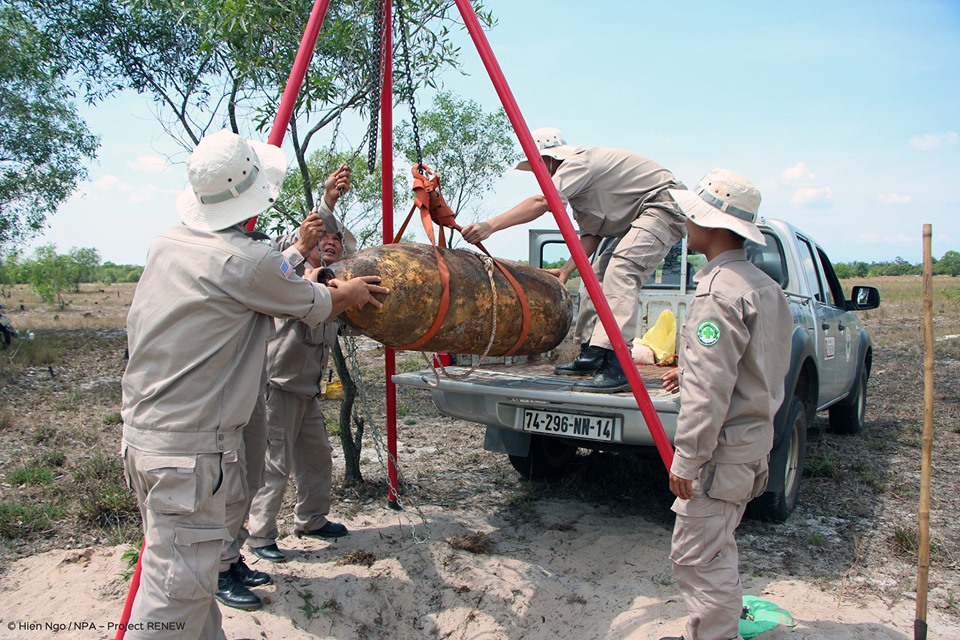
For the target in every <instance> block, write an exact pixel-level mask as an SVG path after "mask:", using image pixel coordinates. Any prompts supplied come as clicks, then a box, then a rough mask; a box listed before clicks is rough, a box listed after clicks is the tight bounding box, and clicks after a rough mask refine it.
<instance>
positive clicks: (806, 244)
mask: <svg viewBox="0 0 960 640" xmlns="http://www.w3.org/2000/svg"><path fill="white" fill-rule="evenodd" d="M797 246H798V249H799V254H800V263H801V265H802V266H803V272H804V276H805V277H806V280H807V287H808V291H809V293H810V295H811V296H812V299H811V301H810V305H811V306H812V308H813V315H814V319H815V325H814V327H813V331H815V332H816V334H817V335H816V338H817V339H816V343H817V360H818V361H819V362H820V399H819V405H820V406H821V407H822V406H823V405H825V404H828V403H830V402H832V401H833V400H835V399H836V398H837V397H838V396H839V395H840V394H841V393H843V392H844V391H846V389H844V390H840V388H839V387H840V380H841V377H842V376H841V373H842V369H843V368H844V367H845V364H844V358H843V355H844V351H845V348H846V346H845V343H844V340H845V338H844V335H843V330H842V329H841V326H842V324H843V323H842V316H843V309H842V308H837V307H836V306H835V305H834V299H833V294H832V292H831V291H830V289H829V288H828V287H827V286H825V282H826V280H825V277H824V275H823V270H822V269H821V267H820V261H819V259H818V256H817V251H816V249H814V246H813V244H812V243H811V242H810V241H809V240H808V239H806V238H804V237H803V236H800V235H797ZM841 304H842V301H841Z"/></svg>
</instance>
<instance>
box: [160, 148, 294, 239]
mask: <svg viewBox="0 0 960 640" xmlns="http://www.w3.org/2000/svg"><path fill="white" fill-rule="evenodd" d="M286 173H287V158H286V156H285V155H284V154H283V151H281V150H280V149H279V148H278V147H275V146H273V145H269V144H264V143H262V142H254V141H249V140H244V139H243V138H241V137H240V136H238V135H237V134H235V133H233V132H232V131H229V130H226V129H225V130H223V131H219V132H217V133H214V134H211V135H209V136H206V137H204V138H203V139H202V140H201V141H200V144H198V145H197V148H196V149H194V151H193V153H192V154H191V155H190V159H189V160H188V161H187V178H188V179H189V181H190V184H188V185H187V187H186V188H185V189H184V190H183V191H182V192H181V193H180V195H179V196H177V214H178V215H179V216H180V220H182V221H183V223H184V224H185V225H187V226H188V227H196V228H199V229H207V230H210V231H219V230H221V229H226V228H227V227H231V226H233V225H235V224H237V223H240V222H243V221H244V220H247V219H249V218H252V217H253V216H256V215H259V214H260V213H263V212H264V211H266V210H267V209H269V208H270V206H271V205H272V204H273V203H274V201H275V200H276V199H277V195H278V194H279V193H280V188H281V187H282V186H283V178H284V176H285V175H286Z"/></svg>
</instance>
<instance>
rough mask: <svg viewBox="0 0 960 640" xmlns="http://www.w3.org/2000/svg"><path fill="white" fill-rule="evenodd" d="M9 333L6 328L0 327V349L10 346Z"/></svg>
mask: <svg viewBox="0 0 960 640" xmlns="http://www.w3.org/2000/svg"><path fill="white" fill-rule="evenodd" d="M10 338H11V336H10V332H8V331H7V328H6V327H0V349H6V348H7V347H9V346H10Z"/></svg>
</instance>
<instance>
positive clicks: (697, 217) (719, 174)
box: [668, 169, 764, 244]
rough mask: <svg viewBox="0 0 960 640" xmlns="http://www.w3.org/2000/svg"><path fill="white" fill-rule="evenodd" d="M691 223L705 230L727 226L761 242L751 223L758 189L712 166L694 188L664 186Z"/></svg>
mask: <svg viewBox="0 0 960 640" xmlns="http://www.w3.org/2000/svg"><path fill="white" fill-rule="evenodd" d="M668 192H669V193H670V195H671V196H672V197H673V199H674V200H675V201H676V203H677V204H678V205H679V206H680V210H681V211H682V212H683V214H684V215H685V216H687V217H688V218H689V219H690V221H691V222H693V223H694V224H696V225H697V226H700V227H707V228H709V229H729V230H730V231H733V232H734V233H735V234H737V235H738V236H741V237H743V238H746V239H747V240H753V241H754V242H759V243H760V244H763V243H764V240H763V234H762V233H760V229H758V228H757V225H756V224H755V223H756V221H757V211H758V209H759V208H760V191H758V190H757V188H756V187H755V186H753V183H752V182H750V181H749V180H747V179H746V178H744V177H743V176H741V175H739V174H736V173H733V172H732V171H727V170H726V169H714V170H713V171H711V172H710V173H708V174H707V175H705V176H704V177H703V180H701V181H700V184H698V185H697V189H696V191H685V190H680V189H668Z"/></svg>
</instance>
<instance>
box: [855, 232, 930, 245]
mask: <svg viewBox="0 0 960 640" xmlns="http://www.w3.org/2000/svg"><path fill="white" fill-rule="evenodd" d="M860 241H861V242H865V243H869V244H876V243H884V244H916V242H917V238H916V237H912V236H908V235H907V234H905V233H893V234H889V235H881V234H879V233H862V234H860Z"/></svg>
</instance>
